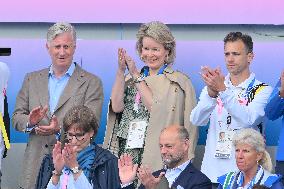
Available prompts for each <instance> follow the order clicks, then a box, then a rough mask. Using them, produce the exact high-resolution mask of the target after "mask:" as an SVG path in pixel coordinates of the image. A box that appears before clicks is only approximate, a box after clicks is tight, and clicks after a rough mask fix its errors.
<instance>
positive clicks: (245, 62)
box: [224, 40, 253, 76]
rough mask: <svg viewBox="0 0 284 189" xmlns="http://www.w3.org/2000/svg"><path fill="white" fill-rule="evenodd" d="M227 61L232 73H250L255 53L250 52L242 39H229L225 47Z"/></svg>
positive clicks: (229, 70) (236, 74)
mask: <svg viewBox="0 0 284 189" xmlns="http://www.w3.org/2000/svg"><path fill="white" fill-rule="evenodd" d="M224 55H225V62H226V66H227V69H228V72H229V73H230V74H231V75H235V76H238V75H246V76H247V75H249V65H250V63H251V61H252V59H253V53H248V52H247V49H246V47H245V44H244V43H243V42H242V40H237V41H233V42H231V41H228V42H227V43H226V44H225V49H224Z"/></svg>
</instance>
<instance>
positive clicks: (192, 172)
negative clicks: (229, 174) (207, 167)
mask: <svg viewBox="0 0 284 189" xmlns="http://www.w3.org/2000/svg"><path fill="white" fill-rule="evenodd" d="M159 141H160V142H159V143H160V152H161V157H162V160H163V163H164V165H165V168H164V169H161V170H158V171H156V172H154V173H152V172H151V170H150V168H149V167H148V166H147V165H146V166H140V168H138V172H137V176H138V178H139V180H140V181H141V183H142V184H141V185H140V186H139V189H144V188H155V189H165V188H167V186H165V184H167V185H168V188H179V189H211V187H212V186H211V182H210V180H209V179H208V178H207V177H206V176H205V175H204V174H203V173H201V172H200V171H199V170H197V169H196V168H195V167H194V166H193V165H192V163H191V160H190V159H189V158H188V149H189V146H190V139H189V134H188V131H187V130H186V128H185V127H182V126H177V125H176V126H169V127H166V128H165V129H163V130H162V132H161V134H160V140H159ZM153 153H155V152H153ZM137 167H138V166H137V165H133V164H132V157H131V156H130V155H123V156H121V157H120V159H119V162H118V168H119V176H120V180H121V183H122V185H123V186H124V187H123V188H124V189H133V188H134V186H133V184H130V185H127V183H131V182H132V181H133V180H134V179H135V176H136V170H137Z"/></svg>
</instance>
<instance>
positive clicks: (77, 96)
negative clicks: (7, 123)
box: [12, 65, 103, 189]
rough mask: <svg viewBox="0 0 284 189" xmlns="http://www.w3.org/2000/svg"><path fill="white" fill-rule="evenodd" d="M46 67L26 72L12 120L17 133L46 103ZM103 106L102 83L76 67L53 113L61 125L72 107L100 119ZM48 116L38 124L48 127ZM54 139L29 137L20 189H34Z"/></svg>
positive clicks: (32, 135) (47, 98)
mask: <svg viewBox="0 0 284 189" xmlns="http://www.w3.org/2000/svg"><path fill="white" fill-rule="evenodd" d="M48 72H49V68H46V69H43V70H40V71H35V72H32V73H28V74H27V75H26V76H25V79H24V83H23V85H22V88H21V90H20V91H19V94H18V96H17V100H16V106H15V110H14V113H13V117H12V122H13V127H14V128H15V129H16V130H17V131H21V132H24V131H25V127H26V124H27V122H28V115H29V113H30V111H31V110H32V109H33V108H35V107H38V106H45V105H48V104H49V92H48ZM102 104H103V87H102V82H101V80H100V79H99V78H98V77H96V76H94V75H93V74H91V73H88V72H86V71H84V70H83V69H81V68H80V67H79V66H78V65H76V68H75V70H74V72H73V74H72V76H71V77H70V79H69V81H68V83H67V85H66V87H65V89H64V90H63V92H62V94H61V96H60V99H59V101H58V104H57V106H56V108H55V111H54V114H55V115H56V117H57V118H58V121H59V124H60V126H62V121H63V117H64V115H65V113H66V112H67V111H68V110H69V109H70V108H71V107H73V106H76V105H86V106H88V107H89V108H91V109H92V110H93V111H94V112H95V115H96V118H97V120H98V121H99V120H100V116H101V110H102ZM51 116H52V115H51V113H50V112H48V113H47V117H45V118H43V120H42V121H41V122H40V123H39V125H48V124H49V121H50V118H51ZM55 142H56V139H55V136H54V135H51V136H40V135H36V134H35V133H34V132H31V133H30V134H29V139H28V143H27V147H26V150H25V154H24V160H23V171H22V175H21V179H20V183H19V184H20V187H22V188H24V189H33V188H34V187H35V182H36V178H37V175H38V171H39V167H40V163H41V161H42V159H43V157H44V155H45V154H48V153H51V152H52V149H53V145H54V144H55Z"/></svg>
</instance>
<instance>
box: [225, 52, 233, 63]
mask: <svg viewBox="0 0 284 189" xmlns="http://www.w3.org/2000/svg"><path fill="white" fill-rule="evenodd" d="M226 60H227V62H232V61H233V60H234V56H233V55H232V54H229V55H227V56H226Z"/></svg>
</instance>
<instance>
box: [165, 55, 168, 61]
mask: <svg viewBox="0 0 284 189" xmlns="http://www.w3.org/2000/svg"><path fill="white" fill-rule="evenodd" d="M165 62H166V63H168V62H169V54H167V55H166V61H165Z"/></svg>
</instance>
